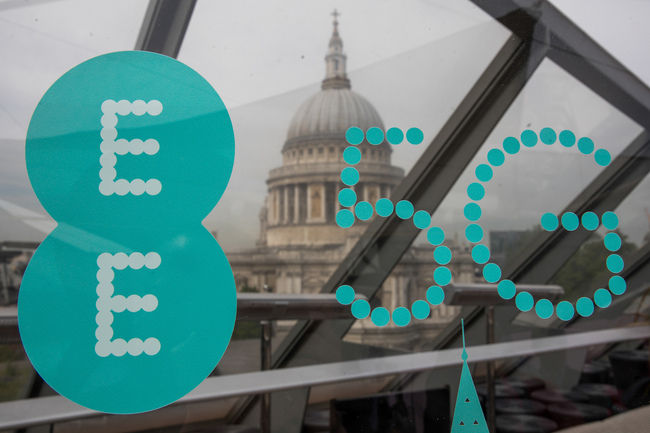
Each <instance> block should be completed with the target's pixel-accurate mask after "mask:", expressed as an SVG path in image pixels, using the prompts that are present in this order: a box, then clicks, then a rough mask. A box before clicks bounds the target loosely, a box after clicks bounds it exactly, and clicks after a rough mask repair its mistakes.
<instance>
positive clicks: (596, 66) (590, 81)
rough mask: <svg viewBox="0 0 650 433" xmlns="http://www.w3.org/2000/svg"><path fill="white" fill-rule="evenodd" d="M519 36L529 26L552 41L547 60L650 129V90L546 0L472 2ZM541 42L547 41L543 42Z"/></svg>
mask: <svg viewBox="0 0 650 433" xmlns="http://www.w3.org/2000/svg"><path fill="white" fill-rule="evenodd" d="M472 2H473V3H475V4H476V5H477V6H479V7H480V8H482V9H483V10H484V11H486V12H487V13H489V14H490V15H492V17H494V18H495V19H497V20H498V21H500V22H501V23H502V24H503V25H505V26H506V27H508V28H509V29H510V30H511V31H512V32H513V33H515V34H517V35H520V36H522V35H528V34H529V32H530V28H529V26H530V23H531V22H532V23H533V24H534V25H535V26H536V27H539V28H542V29H544V31H543V32H542V33H541V34H542V35H544V36H538V35H539V34H540V33H538V32H534V37H536V38H540V39H541V38H542V37H543V38H544V39H545V40H546V41H548V42H550V47H549V52H548V57H549V58H550V59H551V60H553V61H554V62H555V63H557V64H558V65H559V66H561V67H562V68H563V69H564V70H566V71H567V72H569V73H570V74H571V75H573V76H574V77H575V78H577V79H578V80H580V81H581V82H582V83H583V84H584V85H586V86H587V87H589V88H590V89H591V90H592V91H593V92H595V93H596V94H598V95H600V96H601V97H602V98H603V99H605V100H607V102H609V103H610V104H612V105H613V106H614V107H616V108H617V109H619V110H621V111H622V112H623V113H625V114H626V115H627V116H628V117H629V118H630V119H632V120H634V121H635V122H637V123H638V124H639V125H641V126H643V128H644V129H646V130H650V89H648V87H647V86H646V85H645V84H644V83H643V82H642V81H641V80H639V79H638V78H637V77H636V76H635V75H634V74H632V73H631V72H630V71H629V70H628V69H627V68H626V67H625V66H623V64H621V63H620V62H619V61H618V60H616V58H614V56H612V55H611V54H609V53H608V52H607V51H606V50H605V49H603V48H602V47H601V46H600V45H599V44H598V43H597V42H596V41H594V40H593V39H591V38H590V37H589V35H587V34H586V33H585V32H584V31H583V30H582V29H580V27H578V26H577V25H575V24H574V23H573V22H571V20H570V19H569V18H567V17H566V16H565V15H564V14H562V12H560V11H559V10H558V9H557V8H556V7H555V6H553V5H552V4H551V3H550V2H548V1H545V0H502V1H498V2H497V1H494V0H472ZM540 42H544V41H541V40H540Z"/></svg>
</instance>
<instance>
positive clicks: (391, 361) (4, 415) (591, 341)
mask: <svg viewBox="0 0 650 433" xmlns="http://www.w3.org/2000/svg"><path fill="white" fill-rule="evenodd" d="M646 338H650V326H642V327H632V328H618V329H609V330H605V331H591V332H582V333H575V334H568V335H561V336H554V337H545V338H538V339H526V340H520V341H513V342H507V343H497V344H490V345H480V346H472V347H469V348H468V354H469V362H470V363H477V362H491V361H497V360H501V359H507V358H512V357H519V356H534V355H540V354H544V353H549V352H557V351H564V350H569V349H575V348H580V347H588V346H593V345H600V344H608V343H616V342H622V341H628V340H640V339H646ZM461 351H462V349H449V350H441V351H436V352H425V353H416V354H407V355H396V356H388V357H383V358H372V359H364V360H359V361H347V362H336V363H330V364H319V365H313V366H308V367H294V368H286V369H278V370H270V371H259V372H253V373H245V374H233V375H228V376H219V377H210V378H208V379H206V380H205V381H204V382H203V383H201V385H199V386H198V387H197V388H196V389H195V390H194V391H192V392H191V393H189V394H188V395H186V396H185V397H183V398H181V399H180V400H178V401H177V402H175V403H173V405H172V406H175V405H183V404H185V405H188V404H198V403H202V402H210V401H214V400H218V399H225V398H229V397H239V396H244V395H250V394H263V393H269V392H275V391H282V390H288V389H294V388H301V387H306V386H308V387H313V386H318V385H327V384H334V383H342V382H347V381H355V380H362V379H369V378H376V377H378V376H390V375H394V374H406V373H415V372H422V371H427V370H434V369H439V368H446V367H452V366H460V365H461V364H462V362H463V360H462V359H461ZM97 416H104V414H102V413H99V412H96V411H93V410H91V409H86V408H84V407H81V406H79V405H77V404H75V403H72V402H71V401H69V400H67V399H66V398H64V397H60V396H55V397H42V398H35V399H29V400H18V401H11V402H7V403H0V430H9V429H17V428H25V427H31V426H37V425H44V424H54V423H61V422H65V421H71V420H82V419H90V418H93V417H97ZM135 416H137V415H135ZM116 418H119V417H118V416H116ZM122 418H123V416H122ZM107 420H110V417H109V418H107ZM179 421H180V422H181V423H182V422H183V420H182V419H180V420H179ZM107 422H110V421H107Z"/></svg>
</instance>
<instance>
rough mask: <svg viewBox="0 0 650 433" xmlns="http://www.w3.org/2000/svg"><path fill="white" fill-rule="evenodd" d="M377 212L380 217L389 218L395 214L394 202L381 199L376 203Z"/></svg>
mask: <svg viewBox="0 0 650 433" xmlns="http://www.w3.org/2000/svg"><path fill="white" fill-rule="evenodd" d="M375 210H376V211H377V215H379V216H380V217H384V218H385V217H387V216H390V215H391V214H392V213H393V202H392V201H390V200H389V199H387V198H380V199H379V200H377V203H375Z"/></svg>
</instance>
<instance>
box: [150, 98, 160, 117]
mask: <svg viewBox="0 0 650 433" xmlns="http://www.w3.org/2000/svg"><path fill="white" fill-rule="evenodd" d="M162 110H163V106H162V104H161V103H160V101H156V100H155V99H154V100H152V101H149V103H148V104H147V113H149V115H151V116H157V115H159V114H160V113H162Z"/></svg>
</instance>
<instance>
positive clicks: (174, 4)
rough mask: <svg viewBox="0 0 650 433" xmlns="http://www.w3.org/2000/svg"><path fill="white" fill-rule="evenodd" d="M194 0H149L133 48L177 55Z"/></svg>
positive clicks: (171, 55)
mask: <svg viewBox="0 0 650 433" xmlns="http://www.w3.org/2000/svg"><path fill="white" fill-rule="evenodd" d="M195 5H196V0H150V2H149V6H148V7H147V11H146V12H145V15H144V20H143V22H142V27H141V28H140V34H139V35H138V40H137V42H136V44H135V49H136V50H140V51H151V52H154V53H160V54H164V55H166V56H169V57H174V58H176V56H178V52H179V51H180V49H181V44H182V43H183V38H184V37H185V31H186V30H187V26H188V25H189V23H190V19H191V18H192V12H193V11H194V6H195Z"/></svg>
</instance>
